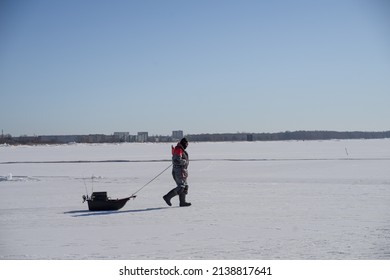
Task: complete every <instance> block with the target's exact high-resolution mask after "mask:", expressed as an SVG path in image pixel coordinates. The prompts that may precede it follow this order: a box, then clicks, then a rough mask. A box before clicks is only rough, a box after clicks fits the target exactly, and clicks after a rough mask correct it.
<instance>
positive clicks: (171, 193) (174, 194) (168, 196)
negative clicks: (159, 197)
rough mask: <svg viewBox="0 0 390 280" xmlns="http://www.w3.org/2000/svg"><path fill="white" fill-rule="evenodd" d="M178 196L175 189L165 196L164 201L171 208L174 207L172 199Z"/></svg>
mask: <svg viewBox="0 0 390 280" xmlns="http://www.w3.org/2000/svg"><path fill="white" fill-rule="evenodd" d="M176 195H177V191H176V188H174V189H173V190H171V191H170V192H169V193H167V194H166V195H164V196H163V199H164V200H165V202H166V203H167V204H168V205H169V206H172V203H171V199H172V197H174V196H176Z"/></svg>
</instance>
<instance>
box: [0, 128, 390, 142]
mask: <svg viewBox="0 0 390 280" xmlns="http://www.w3.org/2000/svg"><path fill="white" fill-rule="evenodd" d="M185 136H186V137H187V138H188V139H189V140H190V141H193V142H241V141H248V142H252V141H288V140H300V141H310V140H349V139H350V140H352V139H385V138H390V131H371V132H367V131H344V132H340V131H323V130H315V131H306V130H301V131H285V132H276V133H245V132H240V133H205V134H187V135H185ZM177 140H178V139H174V138H172V137H170V136H150V137H148V139H147V140H145V141H142V142H146V143H170V142H176V141H177ZM124 142H134V143H140V142H139V141H123V139H120V138H117V137H115V135H104V134H88V135H42V136H19V137H12V136H11V135H0V144H8V145H46V144H70V143H91V144H94V143H96V144H97V143H124Z"/></svg>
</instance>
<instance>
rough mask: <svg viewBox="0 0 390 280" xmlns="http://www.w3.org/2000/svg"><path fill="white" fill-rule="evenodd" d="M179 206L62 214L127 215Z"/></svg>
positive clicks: (76, 215)
mask: <svg viewBox="0 0 390 280" xmlns="http://www.w3.org/2000/svg"><path fill="white" fill-rule="evenodd" d="M178 207H179V206H173V207H168V206H167V207H156V208H144V209H134V210H125V211H118V210H115V211H89V210H74V211H67V212H64V214H70V215H71V216H72V217H88V216H106V215H119V214H127V213H138V212H149V211H158V210H165V209H172V208H178Z"/></svg>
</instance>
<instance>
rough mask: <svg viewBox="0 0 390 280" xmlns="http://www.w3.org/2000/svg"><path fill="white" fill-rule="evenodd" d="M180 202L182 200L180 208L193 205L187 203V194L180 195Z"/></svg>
mask: <svg viewBox="0 0 390 280" xmlns="http://www.w3.org/2000/svg"><path fill="white" fill-rule="evenodd" d="M179 200H180V207H187V206H191V203H189V202H186V194H185V193H181V194H179Z"/></svg>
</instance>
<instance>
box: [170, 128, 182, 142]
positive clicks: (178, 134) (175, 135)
mask: <svg viewBox="0 0 390 280" xmlns="http://www.w3.org/2000/svg"><path fill="white" fill-rule="evenodd" d="M183 137H184V133H183V130H174V131H172V138H173V140H180V139H181V138H183Z"/></svg>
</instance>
